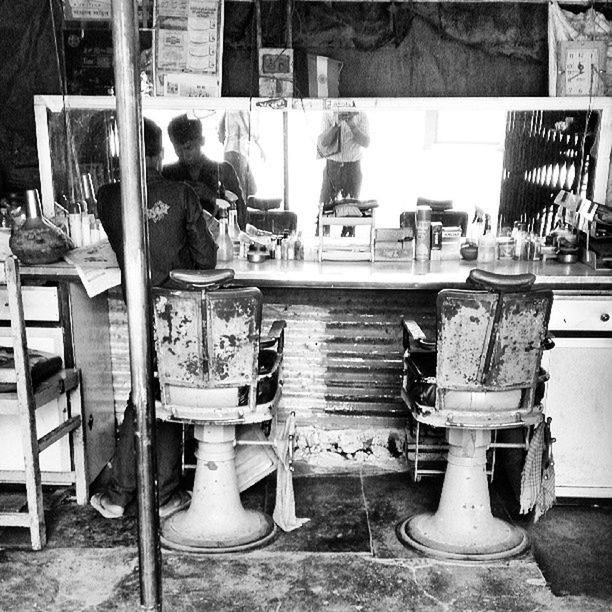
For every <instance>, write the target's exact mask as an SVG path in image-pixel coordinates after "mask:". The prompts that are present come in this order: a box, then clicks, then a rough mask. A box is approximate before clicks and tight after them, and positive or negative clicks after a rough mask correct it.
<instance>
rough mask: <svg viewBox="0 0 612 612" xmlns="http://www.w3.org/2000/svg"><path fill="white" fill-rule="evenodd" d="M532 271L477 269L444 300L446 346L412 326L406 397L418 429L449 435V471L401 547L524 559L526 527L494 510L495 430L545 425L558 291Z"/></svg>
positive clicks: (401, 531) (410, 523) (406, 324)
mask: <svg viewBox="0 0 612 612" xmlns="http://www.w3.org/2000/svg"><path fill="white" fill-rule="evenodd" d="M534 281H535V276H534V275H532V274H522V275H516V276H512V275H502V274H493V273H490V272H486V271H483V270H479V269H474V270H472V271H471V272H470V275H469V277H468V286H469V287H470V288H469V289H467V290H465V289H461V290H456V289H444V290H442V291H440V293H439V294H438V299H437V341H436V340H434V341H432V340H431V339H429V340H428V339H427V337H426V335H425V334H424V333H423V331H422V330H421V329H420V327H419V326H418V325H417V324H416V322H414V321H407V320H404V321H403V328H404V347H405V353H404V375H403V384H402V398H403V400H404V402H405V403H406V405H407V406H408V408H409V409H410V412H411V415H412V417H413V418H414V419H415V420H416V421H417V422H419V423H424V424H426V425H429V426H433V427H442V428H445V429H446V439H447V442H448V453H447V467H446V473H445V477H444V483H443V486H442V493H441V497H440V502H439V506H438V509H437V511H436V512H435V513H424V514H418V515H415V516H412V517H409V518H407V519H406V520H404V521H403V522H402V523H400V525H399V526H398V530H397V534H398V537H399V539H400V541H401V542H402V543H403V544H405V545H408V546H412V547H414V548H416V549H417V550H420V551H421V552H425V553H428V554H430V555H432V556H437V557H445V558H453V559H465V560H485V559H500V558H505V557H508V556H512V555H515V554H518V553H520V552H521V551H523V550H524V549H525V548H526V547H527V546H528V543H529V542H528V538H527V534H526V533H525V531H524V530H523V529H520V528H518V527H516V526H513V525H511V524H510V523H507V522H506V521H503V520H501V519H499V518H495V517H493V515H492V514H491V505H490V497H489V490H488V482H487V474H486V450H487V447H488V446H489V444H490V442H491V437H492V432H493V431H495V430H498V429H502V430H503V429H511V428H519V427H521V428H525V427H531V426H532V425H535V424H537V423H539V422H540V421H541V420H542V419H543V414H542V405H541V404H540V401H541V399H542V397H543V393H544V384H545V381H546V379H547V375H546V373H545V372H544V371H543V370H542V369H541V367H540V362H541V358H542V351H543V350H544V349H547V348H552V342H551V341H550V340H549V339H548V338H547V328H548V320H549V316H550V309H551V305H552V299H553V296H552V292H551V291H548V290H534V289H532V286H533V283H534Z"/></svg>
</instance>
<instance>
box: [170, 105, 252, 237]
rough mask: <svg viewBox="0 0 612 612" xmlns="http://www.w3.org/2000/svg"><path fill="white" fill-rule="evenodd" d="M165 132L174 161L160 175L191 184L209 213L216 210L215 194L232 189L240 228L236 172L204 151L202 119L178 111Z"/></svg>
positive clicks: (241, 202)
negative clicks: (175, 159) (174, 157)
mask: <svg viewBox="0 0 612 612" xmlns="http://www.w3.org/2000/svg"><path fill="white" fill-rule="evenodd" d="M168 136H170V140H171V141H172V145H173V147H174V151H175V152H176V155H177V157H178V161H177V162H176V163H174V164H170V165H168V166H165V167H164V168H163V170H162V173H163V175H164V176H165V177H166V178H168V179H170V180H173V181H185V182H186V183H188V184H189V185H191V186H192V187H193V188H194V189H195V191H196V193H197V194H198V197H199V198H200V204H201V205H202V208H203V209H204V210H205V211H207V212H208V213H210V214H211V215H213V216H215V214H216V212H217V204H216V200H217V198H220V199H228V198H227V197H226V191H230V192H232V193H233V194H234V195H235V196H236V197H237V198H238V199H237V200H236V209H237V220H238V225H239V226H240V229H242V230H244V229H245V227H246V218H247V210H246V204H245V202H244V198H243V197H242V189H241V188H240V183H239V181H238V176H237V175H236V171H235V170H234V167H233V166H232V165H231V164H230V163H228V162H226V161H222V162H217V161H214V160H212V159H210V158H208V157H207V156H206V155H204V153H203V152H202V147H203V146H204V136H203V134H202V122H201V121H200V120H199V119H190V118H189V117H188V116H187V115H179V116H178V117H175V118H174V119H172V121H170V124H169V125H168ZM228 201H229V199H228Z"/></svg>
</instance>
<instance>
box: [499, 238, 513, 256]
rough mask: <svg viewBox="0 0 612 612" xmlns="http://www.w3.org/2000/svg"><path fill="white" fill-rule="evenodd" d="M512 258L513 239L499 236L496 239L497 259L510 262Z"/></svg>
mask: <svg viewBox="0 0 612 612" xmlns="http://www.w3.org/2000/svg"><path fill="white" fill-rule="evenodd" d="M513 257H514V239H513V238H511V237H510V236H500V237H499V238H498V239H497V259H499V260H502V261H510V260H512V258H513Z"/></svg>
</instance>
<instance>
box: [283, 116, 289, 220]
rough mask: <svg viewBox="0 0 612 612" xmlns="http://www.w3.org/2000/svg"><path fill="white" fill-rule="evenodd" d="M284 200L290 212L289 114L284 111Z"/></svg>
mask: <svg viewBox="0 0 612 612" xmlns="http://www.w3.org/2000/svg"><path fill="white" fill-rule="evenodd" d="M283 199H284V200H285V206H284V208H285V210H289V113H288V112H287V111H286V110H284V111H283Z"/></svg>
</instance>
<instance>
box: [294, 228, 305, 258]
mask: <svg viewBox="0 0 612 612" xmlns="http://www.w3.org/2000/svg"><path fill="white" fill-rule="evenodd" d="M295 259H298V260H300V261H302V260H303V259H304V241H303V240H302V232H298V234H297V238H296V239H295Z"/></svg>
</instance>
